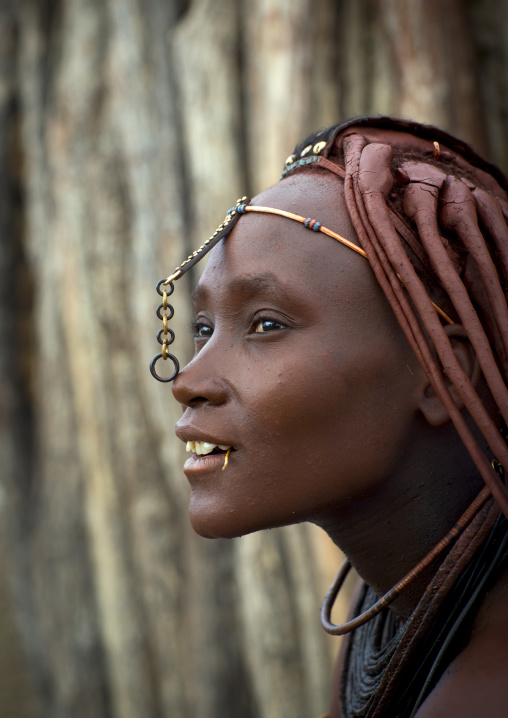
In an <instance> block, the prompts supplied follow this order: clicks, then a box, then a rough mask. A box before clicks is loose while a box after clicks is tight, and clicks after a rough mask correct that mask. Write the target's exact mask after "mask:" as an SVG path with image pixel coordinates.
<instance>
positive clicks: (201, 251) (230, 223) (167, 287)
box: [150, 143, 453, 383]
mask: <svg viewBox="0 0 508 718" xmlns="http://www.w3.org/2000/svg"><path fill="white" fill-rule="evenodd" d="M319 145H321V147H319ZM323 147H324V143H318V144H317V145H315V146H314V148H312V146H309V147H308V149H307V151H309V150H311V149H313V150H314V152H315V151H316V150H317V151H319V150H320V149H322V148H323ZM293 157H294V156H290V157H288V160H287V161H286V170H284V172H283V175H282V176H283V177H284V176H285V175H286V174H287V172H289V171H291V170H292V169H295V168H296V167H297V166H302V165H303V164H311V163H312V164H314V162H316V163H317V162H321V161H326V160H324V158H322V157H317V156H315V155H313V156H310V157H307V158H305V159H303V160H302V159H300V160H298V161H297V162H294V159H293ZM247 212H259V213H262V214H273V215H277V216H279V217H285V218H286V219H291V220H293V221H295V222H299V223H300V224H303V226H304V227H305V228H306V229H309V230H312V231H313V232H321V233H322V234H326V236H327V237H331V238H332V239H335V240H336V241H337V242H340V243H341V244H344V245H345V246H346V247H349V249H352V250H353V252H356V253H357V254H361V255H362V257H365V258H366V257H367V254H366V253H365V252H364V250H363V249H362V248H361V247H358V245H356V244H354V243H353V242H351V241H350V240H349V239H346V238H345V237H342V236H341V235H340V234H337V232H334V231H333V230H331V229H328V227H325V226H324V225H323V224H321V222H318V220H317V219H312V218H310V217H307V218H306V217H303V216H301V215H299V214H294V213H293V212H287V211H286V210H284V209H277V208H275V207H262V206H259V205H251V204H250V200H249V199H248V198H247V197H242V198H241V199H239V200H237V202H236V205H235V206H234V207H232V208H231V209H230V210H228V213H227V214H226V217H225V219H224V221H223V222H222V223H221V224H220V225H219V226H218V228H217V229H216V230H215V232H214V233H213V234H212V236H211V237H209V238H208V239H207V240H206V241H205V242H203V244H202V245H201V247H199V248H198V249H197V250H196V251H195V252H193V253H192V254H190V255H189V256H188V257H187V259H186V260H184V261H183V262H182V263H181V264H180V266H179V267H176V269H175V270H174V271H173V273H172V274H170V275H169V277H168V278H167V279H161V280H160V281H159V282H157V286H156V290H157V293H158V294H159V296H161V297H162V302H161V303H160V304H159V306H158V307H157V310H156V313H157V317H158V318H159V319H160V320H161V321H162V329H160V330H159V331H158V332H157V341H158V342H159V344H161V345H162V351H161V352H160V353H159V354H156V355H155V356H154V358H153V359H152V361H151V362H150V372H151V374H152V376H153V377H154V378H155V379H157V380H158V381H161V382H163V383H168V382H172V381H173V380H174V379H176V377H177V376H178V372H179V371H180V364H179V362H178V359H177V358H176V357H175V355H174V354H170V353H169V352H168V347H169V346H170V345H171V344H172V343H173V342H174V340H175V333H174V332H173V330H172V329H170V328H169V326H168V321H169V320H170V319H172V318H173V316H174V309H173V307H172V305H171V304H169V303H168V297H170V296H171V295H172V294H173V291H174V284H173V282H175V281H176V280H177V279H180V277H183V275H184V274H185V273H186V272H188V271H189V269H191V267H193V266H194V265H195V264H197V263H198V262H199V261H201V259H203V257H204V256H205V255H206V254H208V252H209V251H210V250H211V249H213V247H215V245H216V244H218V242H220V240H221V239H225V238H227V237H228V235H229V234H230V232H231V230H232V229H233V227H234V226H235V224H236V223H237V221H238V219H239V218H240V217H241V216H242V215H243V214H247ZM432 304H433V306H434V309H435V310H436V312H437V314H439V316H440V317H442V318H443V319H444V320H445V321H446V322H447V323H448V324H453V321H452V320H451V319H450V317H449V316H448V315H447V314H445V312H444V311H443V310H442V309H440V308H439V307H438V306H437V305H436V304H434V303H432ZM163 311H164V312H168V314H165V313H162V312H163ZM160 359H162V360H163V361H166V360H167V359H169V360H171V361H172V362H173V366H174V370H173V373H172V374H171V376H169V377H167V378H165V377H162V376H160V374H158V373H157V369H156V365H157V362H158V361H159V360H160Z"/></svg>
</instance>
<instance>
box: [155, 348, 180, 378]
mask: <svg viewBox="0 0 508 718" xmlns="http://www.w3.org/2000/svg"><path fill="white" fill-rule="evenodd" d="M166 358H167V359H171V361H172V362H173V364H174V366H175V371H174V372H173V373H172V375H171V376H170V377H168V378H167V379H165V378H164V377H163V376H160V375H159V374H157V371H156V369H155V366H156V364H157V362H158V361H159V359H162V354H156V355H155V356H154V358H153V359H152V361H151V362H150V374H151V375H152V376H153V378H154V379H157V381H161V382H162V383H163V384H168V383H169V382H171V381H173V379H176V377H177V376H178V372H179V371H180V365H179V363H178V359H177V358H176V357H175V356H173V354H167V356H166Z"/></svg>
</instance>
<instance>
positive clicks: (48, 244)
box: [0, 0, 508, 718]
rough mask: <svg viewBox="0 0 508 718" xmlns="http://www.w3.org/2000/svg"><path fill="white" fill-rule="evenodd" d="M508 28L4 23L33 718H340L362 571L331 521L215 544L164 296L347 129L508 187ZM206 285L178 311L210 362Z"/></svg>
mask: <svg viewBox="0 0 508 718" xmlns="http://www.w3.org/2000/svg"><path fill="white" fill-rule="evenodd" d="M507 14H508V0H502V1H499V0H498V2H494V0H488V2H480V0H470V1H469V2H460V0H446V2H442V1H438V0H429V2H425V3H424V2H421V0H420V1H418V0H409V1H406V0H387V1H386V2H378V1H377V0H342V2H340V3H336V2H333V0H317V1H316V2H310V0H253V1H252V2H240V0H224V1H222V0H221V2H212V0H193V1H192V2H191V1H190V0H187V2H186V1H185V0H143V1H142V0H89V1H88V2H86V3H83V2H78V0H43V1H42V2H41V1H40V0H39V1H38V2H35V0H23V1H22V2H20V3H12V4H11V3H9V2H6V0H3V2H1V3H0V37H1V38H2V43H0V183H1V190H2V191H1V192H0V228H1V231H2V233H1V237H2V240H1V241H0V292H1V299H2V301H1V302H0V338H1V341H0V418H1V421H2V432H1V434H0V456H1V460H2V464H3V473H2V478H1V481H2V490H3V493H2V494H1V495H0V511H1V512H2V517H3V518H4V521H3V539H2V541H1V542H0V550H1V551H2V552H3V557H4V559H5V560H4V562H5V564H6V566H7V569H6V575H8V577H9V582H10V583H9V585H10V588H11V593H10V603H9V602H7V603H6V608H5V613H6V615H10V616H11V617H13V619H12V620H14V616H15V617H16V624H15V625H16V626H17V633H16V634H12V631H11V633H10V634H8V633H7V632H4V633H2V630H3V629H2V625H1V624H0V634H1V636H2V642H1V644H0V645H2V650H4V651H5V652H6V655H7V652H9V653H8V655H14V654H15V649H16V648H17V649H18V651H19V647H20V645H22V646H23V650H24V656H25V664H23V662H22V658H21V653H20V652H18V654H16V655H18V656H19V659H18V660H17V663H16V664H15V665H16V666H17V667H16V668H12V670H13V671H15V673H16V676H17V677H18V679H19V680H18V682H17V683H13V682H11V681H9V684H11V683H12V685H17V686H25V685H30V686H31V689H30V690H28V689H26V691H25V692H26V693H27V694H30V699H29V700H27V701H26V705H24V706H23V704H22V702H21V700H18V701H17V706H18V714H19V716H20V718H39V717H41V718H42V716H44V717H45V716H51V717H52V718H68V716H73V718H81V717H83V718H85V717H87V718H88V716H91V715H93V716H94V718H139V717H140V716H143V718H163V717H164V718H169V716H171V718H173V717H174V718H180V717H182V718H183V717H184V716H185V717H186V718H187V717H189V716H190V717H195V718H218V717H219V716H221V718H224V717H225V716H231V717H233V716H238V715H241V716H245V717H246V718H271V717H272V716H273V717H274V718H275V717H277V718H279V717H280V716H292V717H293V718H298V717H301V718H304V716H310V715H316V716H317V715H319V713H320V712H325V711H326V708H327V704H328V694H329V691H330V683H331V674H332V659H331V656H332V653H335V652H336V650H337V645H338V643H337V642H336V641H332V642H330V641H329V639H328V638H327V637H326V636H325V635H324V634H323V633H322V631H321V628H320V626H319V619H318V616H319V606H320V602H321V599H322V594H323V592H324V588H323V585H324V583H325V580H324V579H323V575H324V574H327V578H326V580H328V578H329V575H331V574H333V573H334V572H335V570H336V569H337V568H338V563H339V561H340V557H339V555H338V552H337V551H336V550H335V549H334V548H330V545H329V542H328V539H326V537H324V535H322V534H318V533H317V532H316V530H315V529H314V527H308V526H299V527H290V528H286V529H279V530H276V531H271V532H265V533H260V534H255V535H251V536H246V537H244V538H242V539H239V540H237V541H234V542H227V541H214V542H209V541H205V540H203V539H200V538H198V537H197V536H195V535H194V534H193V532H192V530H191V529H190V526H189V523H188V519H187V515H186V514H187V503H188V490H187V483H186V481H185V479H184V478H183V475H182V470H181V466H182V463H183V447H182V446H181V442H178V441H177V440H176V439H175V438H174V436H173V425H174V422H175V420H176V418H177V417H178V415H179V410H178V407H177V406H176V404H175V402H174V401H173V400H172V398H171V396H170V390H169V388H168V386H163V385H160V384H158V383H157V382H155V381H154V380H153V379H152V378H151V376H150V374H149V372H148V363H149V360H150V358H151V355H153V354H155V353H156V351H157V347H158V345H157V343H156V340H155V335H156V332H157V330H158V328H159V324H160V323H159V322H158V320H157V319H156V317H155V311H154V310H155V306H156V299H157V295H156V293H155V289H154V286H155V283H156V281H157V280H158V279H160V278H161V277H162V276H165V275H167V274H168V273H169V272H170V271H171V270H172V269H173V268H174V267H175V266H177V265H178V264H179V263H180V261H181V260H182V259H183V258H185V257H186V256H187V255H188V254H189V252H190V251H192V250H193V249H194V248H196V247H197V246H198V245H199V244H201V242H202V240H203V239H204V238H206V237H207V236H209V234H210V233H211V232H212V231H213V230H214V229H215V227H216V226H217V224H218V223H219V222H220V221H221V220H222V218H223V216H224V214H225V211H226V210H227V208H228V207H230V206H231V205H232V204H234V202H235V200H236V198H237V197H240V196H242V195H243V194H249V195H252V194H254V193H255V192H257V191H259V190H260V189H261V188H263V187H264V186H267V185H269V184H272V183H274V182H276V181H277V180H278V177H279V174H280V171H281V169H282V166H283V163H284V160H285V158H286V156H287V155H289V154H290V153H291V151H292V149H293V145H294V144H295V143H296V142H297V141H298V140H300V139H302V138H303V136H304V135H305V134H306V133H308V132H310V131H312V130H314V129H317V128H319V127H322V126H326V125H327V124H330V123H332V122H334V121H335V120H338V119H340V118H341V117H342V118H345V117H347V116H350V115H354V114H365V113H392V114H396V115H404V116H411V117H413V118H414V119H418V120H423V121H425V122H432V123H436V124H438V125H441V126H442V127H444V128H445V129H449V130H451V131H452V132H455V133H456V134H458V135H461V136H463V138H464V139H466V140H468V141H470V142H472V143H473V144H474V145H475V146H476V147H477V148H478V149H480V150H481V151H486V152H488V153H489V154H490V156H491V157H492V158H494V159H495V158H496V157H497V159H498V160H499V162H500V163H501V164H502V165H504V167H505V168H507V167H508V143H507V140H506V136H507V133H506V130H507V120H506V118H507V117H508V106H507V103H508V99H507V97H508V93H507V92H506V89H507V86H508V62H507V54H506V53H507V50H506V47H505V42H504V37H505V30H506V26H507V23H508V20H507ZM450 37H452V38H453V39H454V42H450V41H449V38H450ZM478 97H481V98H482V102H480V101H478ZM190 289H191V278H189V279H187V278H186V279H185V280H181V281H180V282H179V286H178V291H177V292H175V295H174V296H173V297H172V300H171V301H172V303H173V304H174V306H175V317H174V319H173V320H172V327H173V328H174V329H175V333H176V336H177V340H176V342H175V353H176V354H177V355H178V356H179V357H187V358H188V357H189V355H190V351H191V346H190V344H191V342H190V340H189V338H188V332H187V330H186V327H187V326H188V324H189V321H190V308H189V293H190ZM173 300H174V301H173ZM325 557H326V558H325ZM0 558H1V557H0ZM1 565H2V562H1V561H0V568H1ZM0 589H1V585H0ZM1 595H4V594H2V593H1V590H0V596H1ZM6 601H7V599H6ZM342 612H344V607H343V608H342ZM335 618H336V619H337V620H338V616H336V617H335ZM0 659H1V656H0ZM0 665H1V660H0ZM10 690H11V693H10V697H9V688H8V686H2V684H1V681H0V712H1V713H2V714H4V713H5V714H9V715H13V713H12V711H11V710H10V709H8V706H9V705H11V704H12V703H9V702H8V701H9V700H11V701H12V690H13V689H10ZM17 690H24V689H23V688H18V689H17ZM18 714H17V715H18Z"/></svg>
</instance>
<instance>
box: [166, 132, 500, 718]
mask: <svg viewBox="0 0 508 718" xmlns="http://www.w3.org/2000/svg"><path fill="white" fill-rule="evenodd" d="M507 188H508V182H507V180H506V179H505V178H504V176H503V175H502V174H501V173H500V172H499V170H497V169H496V168H494V167H492V166H491V165H488V164H487V163H486V162H484V161H483V160H482V159H481V158H480V157H478V156H477V155H476V154H475V153H474V152H473V151H472V150H471V149H470V148H469V147H467V146H466V145H464V144H463V143H461V142H459V141H458V140H456V139H454V138H453V137H451V136H449V135H447V134H445V133H443V132H440V131H439V130H436V129H435V128H431V127H424V126H421V125H417V124H415V123H410V122H404V121H400V120H394V119H390V118H375V119H374V118H364V119H360V120H354V121H352V122H349V123H346V124H343V125H338V126H335V127H332V128H330V129H329V130H326V131H324V132H321V133H318V134H316V135H314V136H312V137H311V138H309V139H307V140H306V141H305V142H304V143H302V144H301V145H299V146H298V147H297V148H296V149H295V151H294V154H293V155H291V156H290V157H289V158H288V160H287V163H286V168H285V170H284V172H283V176H282V178H281V181H280V182H279V183H278V184H276V185H274V186H273V187H271V188H269V189H268V190H266V191H264V192H262V193H261V194H260V195H259V196H258V197H256V198H255V199H254V200H252V202H249V201H248V200H246V198H244V199H243V200H239V202H238V203H237V206H236V207H235V208H234V209H233V210H232V211H230V213H229V214H228V217H227V219H226V220H225V223H224V224H223V225H221V227H219V230H217V232H216V233H215V234H214V235H213V236H212V237H211V238H210V239H209V240H207V241H206V242H205V244H204V245H203V246H202V247H201V248H200V249H199V250H197V251H196V252H195V253H194V254H193V255H191V256H190V257H189V258H188V260H186V262H185V263H184V264H183V265H182V266H181V267H179V268H178V269H177V270H175V272H174V273H173V275H171V277H168V279H167V280H162V281H161V282H160V283H159V285H158V291H159V293H160V294H162V296H163V302H162V304H161V305H160V307H159V309H158V313H159V316H160V317H161V318H162V319H163V322H164V324H163V329H162V330H161V332H159V341H160V342H161V343H162V345H163V346H162V353H161V354H160V355H158V357H155V359H154V360H153V362H152V373H154V375H155V376H157V377H158V374H157V368H156V366H157V362H158V360H159V359H161V358H162V359H166V358H171V359H173V361H174V363H175V372H174V376H173V377H170V378H169V380H172V379H173V378H175V376H176V374H178V364H177V363H176V360H175V359H174V357H172V355H170V354H169V353H168V345H169V344H170V343H171V339H170V338H169V337H170V336H171V334H170V330H169V329H168V326H167V319H164V316H166V315H165V314H164V313H161V312H163V311H164V310H165V308H166V307H168V306H169V305H168V304H167V297H168V295H169V293H170V291H172V287H173V285H172V282H173V281H174V280H175V279H178V278H179V277H180V276H181V275H182V274H183V273H184V272H185V271H187V269H189V268H190V267H191V266H193V264H195V263H196V262H197V261H199V260H200V259H201V257H202V256H204V255H205V254H206V253H207V252H208V251H209V250H210V249H211V248H214V250H213V252H212V253H211V256H210V261H209V263H208V265H207V267H206V269H205V271H204V273H203V276H202V278H201V280H200V281H199V283H198V285H197V287H196V290H195V315H196V320H195V339H196V354H195V357H194V359H193V360H192V362H191V363H190V364H189V365H188V366H187V367H185V369H183V371H182V372H180V373H179V374H178V376H176V378H175V381H174V384H173V392H174V395H175V398H176V399H177V401H179V402H180V403H181V404H182V406H183V407H184V408H185V412H184V415H183V417H182V419H181V420H180V421H179V422H178V425H177V434H178V436H179V437H180V438H181V439H182V440H183V441H185V442H186V443H187V448H188V449H189V450H190V451H191V454H192V456H191V458H190V459H189V460H188V461H187V462H186V464H185V467H184V471H185V473H186V475H187V478H188V480H189V482H190V485H191V490H192V491H191V503H190V519H191V522H192V525H193V527H194V529H195V530H196V531H197V532H198V533H199V534H200V535H202V536H207V537H233V536H239V535H242V534H246V533H249V532H251V531H257V530H259V529H265V528H272V527H275V526H283V525H287V524H291V523H297V522H301V521H312V522H313V523H315V524H317V525H319V526H321V527H322V528H323V529H324V530H325V531H326V532H327V533H328V534H329V535H330V537H331V538H332V540H333V541H334V542H335V543H336V544H337V545H338V546H339V547H340V548H341V549H342V550H343V551H344V553H345V554H346V556H347V557H348V560H349V562H348V564H347V566H346V567H345V568H344V570H342V571H341V572H340V575H339V577H338V582H337V586H335V587H334V588H332V591H331V593H330V595H329V597H328V598H327V600H326V601H325V606H324V611H323V623H324V626H325V628H326V629H327V630H328V631H329V632H331V633H347V632H349V633H350V636H349V639H348V643H347V646H346V649H345V651H344V655H343V657H342V659H341V666H340V678H339V680H338V681H337V689H336V692H335V695H334V696H333V699H332V707H331V716H332V718H335V717H337V716H342V718H349V717H350V716H369V718H372V717H373V716H380V717H381V716H383V717H387V718H395V717H396V716H400V717H406V716H417V718H431V717H432V718H436V717H437V716H447V718H450V717H453V716H461V718H467V717H468V716H471V717H472V716H477V715H479V714H480V712H482V713H484V714H488V715H489V716H490V717H491V718H496V717H498V716H499V718H500V717H501V716H506V715H508V681H507V680H506V676H507V672H508V609H507V608H506V606H507V605H508V604H507V599H508V532H507V523H506V518H505V516H508V492H507V489H506V486H505V483H504V471H503V466H508V449H507V446H506V440H505V437H506V422H507V420H508V391H507V387H506V377H507V375H508V373H507V372H508V308H507V303H506V283H507V281H508V230H507V227H506V222H505V219H504V216H503V213H504V214H505V216H508V203H507V194H506V190H507ZM226 240H227V241H226ZM350 564H352V565H353V566H354V567H355V568H356V570H357V571H358V573H359V575H360V576H361V578H362V579H363V581H364V584H363V586H362V587H361V589H360V591H359V594H358V597H357V599H356V601H355V606H354V610H353V614H352V620H351V621H350V622H348V623H347V624H345V626H342V627H337V626H333V625H332V624H331V623H330V617H329V616H330V609H331V604H332V603H333V599H334V597H335V595H336V592H337V590H338V588H339V587H340V584H341V581H342V579H343V577H344V575H345V573H346V572H347V569H348V568H349V565H350ZM380 597H381V599H380Z"/></svg>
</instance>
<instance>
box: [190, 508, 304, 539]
mask: <svg viewBox="0 0 508 718" xmlns="http://www.w3.org/2000/svg"><path fill="white" fill-rule="evenodd" d="M196 504H197V502H195V501H193V500H192V498H191V503H190V506H189V520H190V524H191V526H192V528H193V529H194V531H195V532H196V533H197V534H198V536H202V537H203V538H207V539H218V538H222V539H232V538H239V537H240V536H245V535H246V534H251V533H254V532H255V531H263V530H265V529H273V528H278V527H279V526H285V525H287V524H288V523H296V522H294V521H288V522H285V521H269V520H266V518H265V520H255V518H254V517H253V516H252V515H250V516H248V515H246V513H245V512H244V511H242V510H239V509H238V507H235V508H229V509H226V508H221V509H220V510H219V509H218V508H214V509H212V510H211V509H210V508H205V507H203V506H202V505H200V506H198V505H196Z"/></svg>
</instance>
